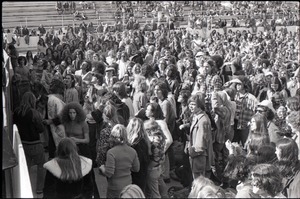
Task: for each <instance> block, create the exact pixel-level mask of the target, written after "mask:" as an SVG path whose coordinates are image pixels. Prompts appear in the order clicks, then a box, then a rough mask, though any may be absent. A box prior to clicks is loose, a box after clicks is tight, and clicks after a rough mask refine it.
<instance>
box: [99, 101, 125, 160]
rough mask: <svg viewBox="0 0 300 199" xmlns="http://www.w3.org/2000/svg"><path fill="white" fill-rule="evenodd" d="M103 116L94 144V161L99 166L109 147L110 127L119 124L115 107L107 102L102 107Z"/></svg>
mask: <svg viewBox="0 0 300 199" xmlns="http://www.w3.org/2000/svg"><path fill="white" fill-rule="evenodd" d="M102 117H103V123H104V124H103V126H102V129H101V131H98V132H97V134H96V138H97V144H96V151H97V157H96V162H97V165H98V166H101V165H103V164H104V163H105V160H106V152H107V151H108V149H109V142H108V139H109V136H110V133H111V129H112V128H113V127H114V126H115V125H116V124H119V123H120V122H119V119H118V115H117V110H116V108H115V107H114V106H113V105H111V104H110V103H107V104H106V106H105V107H104V109H103V113H102Z"/></svg>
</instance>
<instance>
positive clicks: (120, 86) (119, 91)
mask: <svg viewBox="0 0 300 199" xmlns="http://www.w3.org/2000/svg"><path fill="white" fill-rule="evenodd" d="M113 90H114V93H115V94H116V95H117V96H118V97H119V98H120V99H121V101H122V102H124V103H125V104H126V105H127V106H128V108H129V111H130V118H132V117H134V108H133V102H132V100H131V98H130V97H129V96H128V94H127V91H126V86H125V83H123V82H121V81H118V82H116V83H115V84H114V85H113Z"/></svg>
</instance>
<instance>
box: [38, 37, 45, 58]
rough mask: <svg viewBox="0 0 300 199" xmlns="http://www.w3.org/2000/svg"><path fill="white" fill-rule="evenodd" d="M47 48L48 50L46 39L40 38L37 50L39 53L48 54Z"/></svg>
mask: <svg viewBox="0 0 300 199" xmlns="http://www.w3.org/2000/svg"><path fill="white" fill-rule="evenodd" d="M46 50H47V46H46V44H45V41H44V39H43V38H40V39H39V41H38V43H37V51H38V53H39V52H43V53H44V54H46Z"/></svg>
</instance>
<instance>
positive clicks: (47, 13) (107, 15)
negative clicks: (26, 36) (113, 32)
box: [2, 1, 115, 30]
mask: <svg viewBox="0 0 300 199" xmlns="http://www.w3.org/2000/svg"><path fill="white" fill-rule="evenodd" d="M75 3H76V8H78V11H79V12H84V13H85V15H86V16H87V17H88V19H87V20H84V22H85V23H86V24H88V23H89V22H93V24H97V19H98V17H99V16H100V18H101V21H104V22H105V23H108V24H109V25H112V24H113V23H114V17H113V13H114V11H115V8H114V6H115V5H111V3H110V2H109V1H102V2H98V1H95V7H96V10H97V11H98V14H97V13H96V11H95V10H94V9H88V10H82V9H81V5H79V1H75ZM55 6H56V1H28V2H24V1H15V2H14V1H6V2H3V4H2V27H3V28H4V29H5V30H6V29H10V30H12V29H14V28H15V27H16V26H21V25H22V26H26V19H27V27H28V28H29V29H33V28H35V29H37V27H38V26H39V24H43V25H44V27H46V29H47V28H49V27H50V26H54V28H60V27H61V26H62V24H63V25H64V26H67V25H72V24H73V20H74V16H73V14H61V15H60V14H58V12H57V10H56V8H55ZM62 19H63V23H62ZM81 22H82V21H80V20H79V21H77V20H74V23H75V24H76V25H78V24H80V23H81Z"/></svg>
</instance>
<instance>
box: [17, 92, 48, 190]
mask: <svg viewBox="0 0 300 199" xmlns="http://www.w3.org/2000/svg"><path fill="white" fill-rule="evenodd" d="M35 105H36V98H35V96H34V94H33V93H32V92H26V93H25V94H24V95H23V97H22V100H21V103H20V106H19V107H17V108H16V110H15V111H14V114H13V122H14V123H15V124H16V125H17V127H18V130H19V134H20V138H21V141H22V144H23V147H24V153H25V157H26V162H27V167H28V171H29V175H30V176H32V172H31V171H30V170H31V167H32V166H34V165H37V175H36V193H37V194H41V193H43V186H44V180H45V172H44V169H43V164H44V163H45V154H44V147H43V144H42V142H41V140H40V134H41V133H43V132H44V130H45V128H44V125H43V123H42V117H41V116H40V114H39V112H38V111H37V110H36V108H35Z"/></svg>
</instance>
